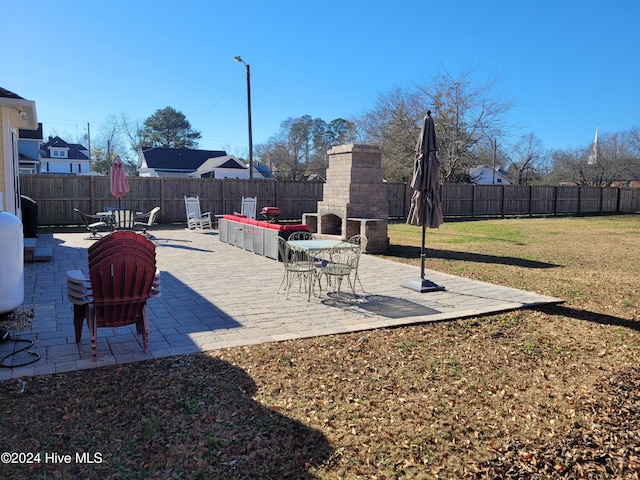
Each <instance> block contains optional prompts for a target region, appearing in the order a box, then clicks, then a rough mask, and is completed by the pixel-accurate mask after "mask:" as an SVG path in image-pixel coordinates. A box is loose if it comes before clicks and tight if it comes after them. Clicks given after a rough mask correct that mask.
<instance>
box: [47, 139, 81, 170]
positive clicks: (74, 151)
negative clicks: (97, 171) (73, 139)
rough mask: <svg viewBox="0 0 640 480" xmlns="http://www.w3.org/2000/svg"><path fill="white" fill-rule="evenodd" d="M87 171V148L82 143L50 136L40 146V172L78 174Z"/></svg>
mask: <svg viewBox="0 0 640 480" xmlns="http://www.w3.org/2000/svg"><path fill="white" fill-rule="evenodd" d="M89 172H91V161H90V160H89V150H88V149H87V147H85V146H84V145H81V144H79V143H68V142H66V141H65V140H63V139H62V138H60V137H58V136H55V137H51V136H50V137H49V140H47V141H46V142H45V143H43V144H42V146H41V147H40V173H61V174H67V175H80V174H86V173H89Z"/></svg>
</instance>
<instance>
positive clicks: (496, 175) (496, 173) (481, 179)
mask: <svg viewBox="0 0 640 480" xmlns="http://www.w3.org/2000/svg"><path fill="white" fill-rule="evenodd" d="M469 177H471V182H472V183H475V184H476V185H513V182H512V181H511V180H510V179H509V177H508V176H507V174H506V173H505V172H504V171H503V170H502V169H501V168H496V169H495V170H494V169H493V168H492V167H490V166H489V165H479V166H477V167H474V168H472V169H471V170H470V171H469Z"/></svg>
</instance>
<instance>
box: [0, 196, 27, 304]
mask: <svg viewBox="0 0 640 480" xmlns="http://www.w3.org/2000/svg"><path fill="white" fill-rule="evenodd" d="M0 201H1V200H0ZM0 205H1V204H0ZM0 208H1V206H0ZM22 302H24V239H23V233H22V222H21V221H20V219H19V218H18V217H16V216H15V215H12V214H11V213H9V212H2V211H0V314H3V313H7V312H11V311H13V310H15V309H16V308H18V307H19V306H20V305H22Z"/></svg>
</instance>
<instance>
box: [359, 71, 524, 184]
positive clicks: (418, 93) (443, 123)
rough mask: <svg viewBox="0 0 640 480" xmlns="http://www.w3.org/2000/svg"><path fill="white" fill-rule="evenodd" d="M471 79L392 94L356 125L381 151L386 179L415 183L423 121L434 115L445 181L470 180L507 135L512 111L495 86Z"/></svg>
mask: <svg viewBox="0 0 640 480" xmlns="http://www.w3.org/2000/svg"><path fill="white" fill-rule="evenodd" d="M470 77H471V72H465V73H463V74H462V75H460V76H459V77H457V78H454V77H452V76H451V75H450V74H448V73H445V74H437V75H435V76H434V77H433V78H432V79H431V81H430V82H429V83H426V84H423V85H417V86H415V87H414V88H413V89H411V90H403V89H400V88H394V89H393V90H391V91H390V92H388V93H386V94H381V95H379V96H378V99H377V102H376V105H375V106H374V108H373V109H372V110H371V111H369V112H367V113H365V114H364V115H362V116H361V117H360V118H359V119H358V120H357V124H358V128H359V130H360V132H361V136H362V138H363V139H364V141H366V142H371V143H374V144H378V145H380V146H381V147H382V150H383V168H384V174H385V178H387V179H388V180H391V181H408V180H409V179H410V178H411V175H412V171H413V158H414V150H415V144H416V141H417V139H418V136H419V131H420V127H421V124H422V120H423V118H424V116H425V114H426V112H427V110H431V111H432V114H433V117H434V120H435V124H436V134H437V136H438V145H439V149H440V151H439V153H440V160H441V162H442V167H441V169H440V171H441V174H442V177H443V181H445V182H455V181H464V180H467V179H468V172H469V169H470V168H471V167H472V166H475V164H476V163H477V159H478V156H479V154H480V150H482V148H483V147H484V148H486V147H487V145H488V144H490V142H491V141H492V139H493V138H495V137H496V136H500V135H502V134H504V132H505V127H504V118H505V116H506V114H507V113H508V111H509V109H510V108H511V103H510V102H507V101H504V100H503V99H501V98H500V96H499V95H497V94H496V93H495V92H494V91H495V84H496V82H495V81H492V82H488V83H485V84H482V85H479V86H474V85H473V84H472V83H471V80H470Z"/></svg>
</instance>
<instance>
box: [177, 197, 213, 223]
mask: <svg viewBox="0 0 640 480" xmlns="http://www.w3.org/2000/svg"><path fill="white" fill-rule="evenodd" d="M184 204H185V208H186V210H187V228H188V229H189V230H202V229H204V228H208V229H210V230H211V229H213V226H212V225H211V212H204V213H202V212H201V211H200V197H187V196H185V197H184Z"/></svg>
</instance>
